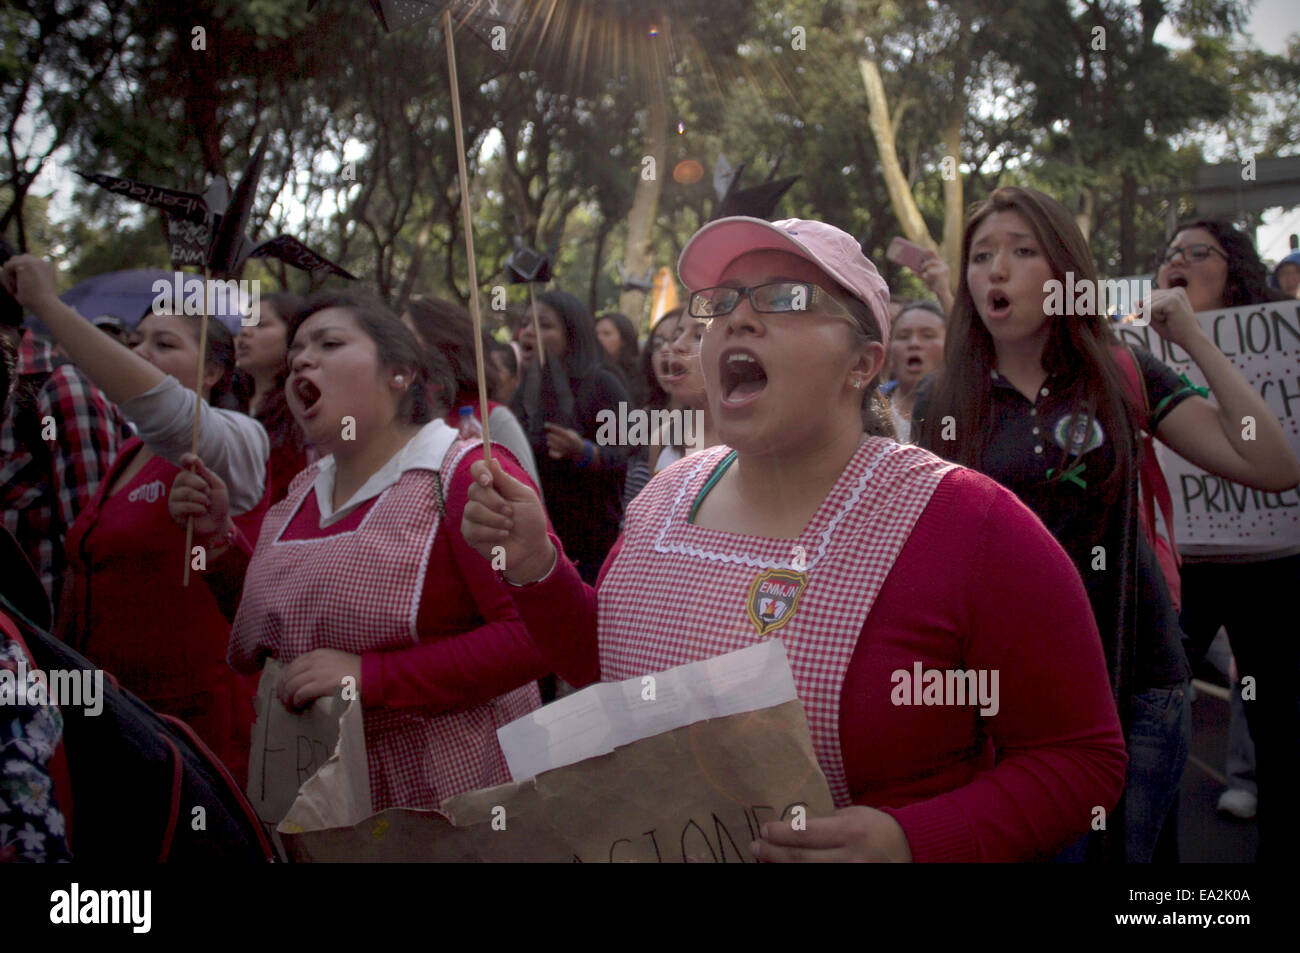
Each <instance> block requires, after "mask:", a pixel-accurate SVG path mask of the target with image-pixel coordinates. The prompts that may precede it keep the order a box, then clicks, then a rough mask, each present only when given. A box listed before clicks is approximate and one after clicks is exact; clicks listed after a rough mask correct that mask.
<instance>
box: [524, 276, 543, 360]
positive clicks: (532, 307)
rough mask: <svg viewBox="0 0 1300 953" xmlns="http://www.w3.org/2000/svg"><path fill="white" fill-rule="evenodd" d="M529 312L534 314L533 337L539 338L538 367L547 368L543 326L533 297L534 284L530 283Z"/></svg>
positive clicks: (535, 299)
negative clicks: (543, 344)
mask: <svg viewBox="0 0 1300 953" xmlns="http://www.w3.org/2000/svg"><path fill="white" fill-rule="evenodd" d="M528 305H529V308H528V310H529V311H531V312H532V314H533V337H535V338H537V366H538V367H545V366H546V348H544V347H542V324H541V322H540V321H538V320H537V298H535V297H534V296H533V283H532V282H531V281H530V282H528Z"/></svg>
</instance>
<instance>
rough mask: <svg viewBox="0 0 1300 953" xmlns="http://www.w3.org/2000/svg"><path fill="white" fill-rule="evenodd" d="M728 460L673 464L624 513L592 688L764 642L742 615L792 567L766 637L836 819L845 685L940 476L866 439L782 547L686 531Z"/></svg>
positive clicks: (709, 455)
mask: <svg viewBox="0 0 1300 953" xmlns="http://www.w3.org/2000/svg"><path fill="white" fill-rule="evenodd" d="M729 452H730V450H729V448H727V447H714V448H711V449H709V450H705V451H703V452H701V453H698V454H695V455H693V456H691V457H689V458H687V459H686V460H684V461H681V462H679V463H677V464H674V465H673V467H672V468H671V469H669V470H667V471H665V472H664V473H661V474H659V475H658V476H656V477H655V478H654V479H653V480H652V481H651V482H650V483H649V484H648V485H647V486H646V488H645V489H644V490H642V491H641V493H640V495H638V496H637V498H636V500H635V501H634V502H633V504H632V505H631V507H629V509H628V515H627V521H626V523H625V524H624V530H623V546H622V549H621V551H620V552H619V555H618V558H617V559H616V560H615V561H614V564H613V565H612V566H611V567H610V569H609V571H608V573H607V574H606V576H605V579H604V582H603V583H602V585H601V587H600V600H599V610H598V611H599V616H598V618H599V650H600V670H601V678H602V679H606V680H621V679H626V678H632V677H635V676H640V675H644V674H645V673H646V672H655V671H660V670H662V669H667V668H672V667H674V666H677V665H684V664H686V663H688V662H697V661H699V660H701V659H705V658H710V657H712V656H715V655H722V654H724V653H726V652H733V651H735V650H737V649H742V648H745V647H746V646H749V645H753V644H754V642H756V641H758V640H759V639H761V638H764V637H766V636H763V635H761V634H760V632H759V628H758V625H757V623H756V622H755V621H753V620H752V619H751V617H750V614H749V612H748V611H747V608H746V606H747V603H748V602H749V601H750V590H751V585H752V584H753V583H754V580H755V578H756V577H757V576H758V575H759V574H760V573H762V572H763V571H765V570H791V571H795V570H797V564H803V565H804V572H805V573H806V574H807V579H808V582H807V585H806V588H804V589H803V591H802V593H801V594H800V595H799V597H798V601H797V603H796V604H795V607H794V609H793V611H792V613H791V614H790V615H789V618H788V620H787V621H786V622H784V623H783V624H782V625H781V626H780V628H778V629H776V630H774V631H772V632H771V636H770V637H772V638H780V639H781V640H782V641H783V642H784V643H785V647H786V652H787V653H788V655H789V658H790V667H791V669H792V670H793V672H794V682H795V688H796V690H797V692H798V694H799V700H800V701H801V702H802V703H803V707H804V711H805V712H806V714H807V716H808V724H809V728H810V729H811V732H812V740H813V747H814V749H815V751H816V753H817V760H818V761H819V762H820V764H821V768H822V771H823V773H824V774H825V775H826V780H827V782H828V783H829V785H830V790H831V795H832V796H833V797H834V799H835V804H836V806H837V807H845V806H847V805H849V804H850V803H852V801H851V798H850V796H849V787H848V782H847V781H846V779H845V776H844V761H843V757H842V753H841V750H840V732H839V719H840V690H841V688H842V686H843V684H844V676H845V673H846V672H847V670H848V666H849V661H850V659H851V658H852V657H853V650H854V648H855V647H856V646H857V643H858V636H859V635H860V634H861V632H862V626H863V624H864V623H865V622H866V618H867V614H868V613H869V612H870V611H871V606H872V604H873V603H874V602H875V599H876V595H877V593H879V592H880V587H881V585H882V584H883V583H884V581H885V577H886V576H887V575H888V574H889V570H890V568H891V567H892V566H893V564H894V560H895V559H896V558H897V556H898V554H899V552H900V551H901V550H902V548H903V544H904V543H905V542H906V541H907V537H908V534H909V533H910V532H911V530H912V527H913V526H914V525H915V523H916V521H917V519H918V518H919V517H920V515H921V512H922V510H924V509H925V506H926V504H927V503H929V501H930V497H931V495H932V494H933V493H934V489H935V487H937V486H938V485H939V481H940V480H942V479H943V477H944V476H945V475H946V474H947V473H948V472H949V471H950V470H952V469H953V466H952V464H949V463H946V462H944V461H943V460H940V459H939V458H938V457H936V456H934V455H933V454H931V453H929V452H927V451H925V450H922V449H920V448H919V447H913V446H900V445H899V444H896V443H894V442H893V441H892V440H886V439H883V438H879V437H872V438H868V439H867V441H866V442H865V443H864V444H863V445H862V446H861V447H860V448H859V449H858V451H857V453H855V454H854V455H853V458H852V459H851V460H850V461H849V464H848V466H846V467H845V468H844V472H843V473H842V474H841V475H840V478H839V480H837V481H836V483H835V486H834V487H833V488H832V490H831V492H830V494H829V495H828V496H827V497H826V499H825V500H824V501H823V502H822V505H821V507H820V508H819V509H818V510H817V512H816V514H815V515H814V516H813V518H812V520H811V521H810V522H809V524H808V526H807V527H806V528H805V529H804V531H803V533H802V534H801V535H800V536H799V537H798V538H797V539H792V540H791V539H785V540H781V539H771V538H764V537H757V536H741V535H737V534H735V533H728V532H723V531H721V530H712V529H705V528H702V527H699V526H695V525H692V524H690V523H688V522H687V517H688V516H689V514H690V510H691V505H692V504H693V503H694V501H695V498H696V495H697V494H698V493H699V491H700V489H701V487H703V485H704V483H705V481H706V480H707V479H708V477H709V475H710V474H711V473H713V471H714V470H715V469H716V468H717V465H718V464H719V463H720V462H721V461H722V459H723V458H724V457H725V456H726V455H727V454H728V453H729ZM781 505H782V501H781V500H779V499H774V500H772V506H774V507H778V506H781ZM796 544H797V545H798V546H800V547H802V549H803V552H802V554H800V553H798V552H797V551H796V550H795V545H796ZM800 555H802V560H800V559H799V557H800Z"/></svg>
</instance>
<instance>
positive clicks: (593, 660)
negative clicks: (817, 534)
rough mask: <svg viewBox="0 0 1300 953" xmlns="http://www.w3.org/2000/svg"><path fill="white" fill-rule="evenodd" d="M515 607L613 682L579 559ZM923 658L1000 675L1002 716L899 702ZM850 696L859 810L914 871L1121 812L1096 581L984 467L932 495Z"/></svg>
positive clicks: (892, 578)
mask: <svg viewBox="0 0 1300 953" xmlns="http://www.w3.org/2000/svg"><path fill="white" fill-rule="evenodd" d="M552 542H553V543H556V544H557V546H558V542H557V541H556V540H555V538H554V536H552ZM620 546H621V540H620V542H619V544H617V545H616V546H615V547H614V549H613V550H612V551H611V552H610V554H609V557H608V559H607V560H606V562H605V566H604V569H603V570H602V573H601V579H602V580H603V578H604V575H605V572H606V571H607V570H608V568H609V566H610V565H612V563H613V561H614V560H616V559H617V558H618V553H619V548H620ZM597 585H598V586H599V582H598V584H597ZM511 594H512V596H513V598H514V601H515V604H516V605H517V606H518V607H519V610H520V613H521V614H522V616H523V618H524V621H525V622H526V623H527V624H528V628H529V631H530V633H531V634H532V636H533V639H534V640H535V641H536V643H537V645H538V647H539V648H540V649H541V650H542V652H543V654H544V655H545V656H546V657H547V659H548V660H550V662H551V663H552V665H553V666H554V668H555V671H556V672H557V673H558V674H559V675H561V676H563V677H564V678H565V679H567V680H568V681H570V682H571V683H573V684H575V685H585V684H588V683H590V682H593V681H596V680H597V679H598V678H599V677H600V670H599V660H598V658H597V642H596V599H597V590H596V589H592V588H591V587H590V586H587V585H585V584H584V583H583V582H582V580H581V579H580V578H579V577H578V574H577V571H576V570H575V569H574V568H573V567H572V565H571V564H570V563H569V562H568V561H567V560H565V559H561V560H560V562H559V565H558V566H557V568H556V570H555V571H554V572H553V573H552V574H551V576H550V577H549V578H548V579H546V580H545V581H544V582H541V583H539V584H537V585H536V586H532V587H529V588H524V589H514V590H512V593H511ZM918 660H919V661H920V662H921V665H922V668H923V669H927V670H928V669H940V670H945V669H957V668H961V669H996V670H997V671H998V673H999V693H998V694H999V711H998V712H997V714H996V716H995V717H991V718H987V719H982V718H980V717H979V715H978V711H977V706H965V707H955V706H917V705H912V706H901V705H895V704H893V703H892V701H891V691H892V689H893V687H894V682H893V680H892V678H891V675H892V673H893V672H895V671H898V670H904V671H908V672H911V671H912V668H913V664H914V663H915V662H917V661H918ZM842 696H843V697H842V702H841V707H840V740H841V746H842V750H843V755H844V767H845V772H846V775H847V778H848V782H849V786H850V789H851V791H852V793H853V799H854V803H855V804H864V805H869V806H872V807H877V808H879V809H881V810H884V811H885V812H886V813H888V814H890V815H891V816H892V817H894V818H895V819H896V820H897V821H898V823H899V824H900V825H901V826H902V828H903V831H904V832H905V834H906V835H907V840H908V844H909V845H910V847H911V850H912V857H913V859H915V860H917V861H1021V860H1034V859H1044V858H1046V857H1050V856H1052V855H1054V854H1055V853H1057V852H1058V851H1059V850H1060V849H1061V848H1063V847H1065V846H1067V845H1068V844H1070V843H1072V842H1073V841H1074V840H1075V839H1077V837H1078V836H1080V835H1082V834H1083V833H1085V832H1086V831H1087V830H1089V828H1090V824H1091V822H1092V820H1093V817H1094V813H1095V811H1094V809H1095V808H1097V807H1101V808H1103V809H1104V810H1105V811H1106V812H1109V811H1110V810H1111V809H1112V808H1113V807H1114V806H1115V804H1116V803H1117V802H1118V800H1119V796H1120V791H1121V790H1122V788H1123V784H1124V769H1125V765H1126V756H1125V752H1124V739H1123V735H1122V734H1121V732H1120V723H1119V717H1118V715H1117V714H1116V711H1115V705H1114V702H1113V701H1112V699H1111V692H1110V685H1109V682H1108V681H1107V677H1106V666H1105V662H1104V660H1103V657H1102V649H1101V642H1100V639H1099V638H1098V635H1097V627H1096V623H1095V622H1094V620H1093V617H1092V610H1091V609H1090V607H1089V603H1088V598H1087V595H1086V594H1085V592H1084V588H1083V584H1082V582H1081V581H1080V579H1079V576H1078V573H1077V571H1076V570H1075V568H1074V566H1073V564H1072V563H1071V562H1070V560H1069V557H1067V556H1066V555H1065V553H1064V551H1063V550H1062V549H1061V547H1060V546H1059V545H1058V544H1057V543H1056V541H1055V540H1054V539H1052V537H1051V535H1050V534H1049V533H1048V532H1047V530H1046V529H1044V528H1043V525H1042V524H1041V523H1040V522H1039V520H1038V518H1037V517H1036V516H1034V514H1033V513H1032V512H1031V511H1030V510H1029V509H1027V508H1026V507H1025V506H1024V505H1023V504H1021V503H1020V502H1019V501H1018V500H1017V499H1016V498H1015V497H1014V496H1013V495H1012V494H1011V493H1009V492H1007V491H1006V490H1004V489H1002V488H1001V487H999V486H997V484H995V483H993V482H992V481H991V480H989V479H987V478H986V477H983V476H981V475H980V474H978V473H975V472H973V471H970V470H956V471H953V472H952V473H951V474H949V475H948V476H947V477H945V478H944V480H943V481H942V482H941V483H940V484H939V486H938V488H937V489H936V490H935V493H934V496H933V497H932V498H931V500H930V502H929V504H928V505H927V507H926V509H925V511H924V512H923V513H922V515H921V518H920V519H919V520H918V522H917V523H916V526H915V527H914V529H913V530H912V533H911V535H910V536H909V538H908V540H907V542H906V544H905V545H904V546H903V549H902V551H901V552H900V553H899V556H898V559H897V561H896V562H895V563H894V566H893V569H892V570H891V572H890V574H889V576H888V577H887V578H886V580H885V583H884V585H883V587H882V588H881V590H880V594H879V596H878V597H877V599H876V603H875V605H874V606H873V607H872V610H871V613H870V615H869V616H868V617H867V620H866V623H865V624H864V625H863V627H862V634H861V636H860V638H859V641H858V645H857V648H856V650H855V652H854V655H853V659H852V661H851V662H850V665H849V669H848V672H847V674H846V676H845V685H844V690H843V693H842Z"/></svg>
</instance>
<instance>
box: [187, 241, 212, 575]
mask: <svg viewBox="0 0 1300 953" xmlns="http://www.w3.org/2000/svg"><path fill="white" fill-rule="evenodd" d="M208 277H209V271H208V268H207V266H206V265H205V266H204V268H203V304H202V306H201V307H200V308H199V361H198V364H199V367H198V371H197V372H196V378H195V382H194V397H195V401H194V432H193V433H191V434H190V453H198V452H199V413H200V411H201V410H202V409H203V407H202V404H203V374H204V372H205V371H206V370H207V365H208V361H207V357H208ZM193 544H194V517H193V516H191V517H189V518H188V519H187V520H186V521H185V582H184V585H185V586H186V587H187V588H188V587H189V584H190V562H191V559H190V552H191V547H192V546H193Z"/></svg>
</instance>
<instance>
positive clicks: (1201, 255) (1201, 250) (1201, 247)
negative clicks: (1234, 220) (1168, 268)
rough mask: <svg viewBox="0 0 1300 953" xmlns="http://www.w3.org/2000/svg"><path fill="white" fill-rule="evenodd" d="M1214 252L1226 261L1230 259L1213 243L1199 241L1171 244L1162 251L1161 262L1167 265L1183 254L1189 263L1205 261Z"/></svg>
mask: <svg viewBox="0 0 1300 953" xmlns="http://www.w3.org/2000/svg"><path fill="white" fill-rule="evenodd" d="M1212 253H1213V254H1215V255H1218V256H1219V257H1220V258H1222V259H1223V260H1224V261H1227V260H1228V256H1227V255H1225V254H1224V253H1223V252H1221V251H1219V249H1217V248H1215V247H1214V246H1213V245H1207V244H1205V243H1204V242H1197V243H1196V244H1194V245H1171V246H1170V247H1168V248H1166V249H1165V250H1164V251H1163V252H1162V253H1161V255H1160V263H1161V264H1164V265H1167V264H1169V263H1170V262H1171V261H1173V260H1174V259H1175V258H1176V257H1178V256H1179V255H1182V256H1183V260H1184V261H1186V262H1188V263H1192V262H1198V261H1205V259H1207V258H1209V257H1210V255H1211V254H1212Z"/></svg>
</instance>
